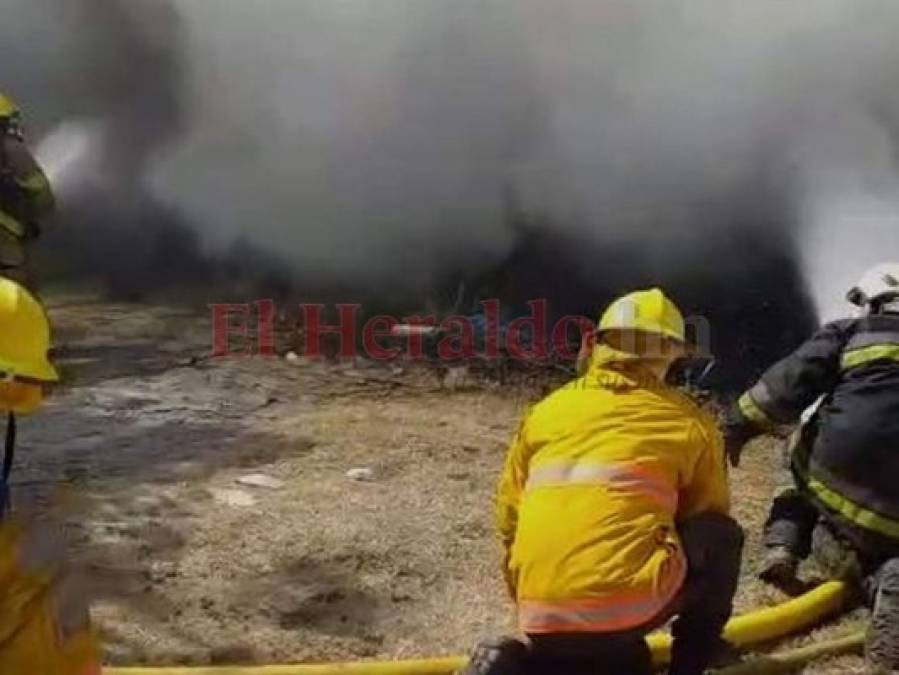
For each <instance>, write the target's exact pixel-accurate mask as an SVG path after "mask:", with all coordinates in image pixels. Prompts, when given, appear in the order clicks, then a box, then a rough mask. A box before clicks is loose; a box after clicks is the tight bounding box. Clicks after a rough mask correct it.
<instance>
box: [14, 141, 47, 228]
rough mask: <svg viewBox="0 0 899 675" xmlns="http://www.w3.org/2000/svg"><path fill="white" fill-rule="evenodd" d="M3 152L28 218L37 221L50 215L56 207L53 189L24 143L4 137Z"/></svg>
mask: <svg viewBox="0 0 899 675" xmlns="http://www.w3.org/2000/svg"><path fill="white" fill-rule="evenodd" d="M3 152H4V155H5V157H6V162H7V165H8V166H9V169H10V171H11V173H12V178H13V180H14V181H15V183H16V185H17V186H18V188H19V190H21V193H22V195H23V197H24V199H25V200H26V201H27V205H28V210H29V216H30V217H32V218H36V219H37V218H41V217H43V216H46V215H48V214H49V213H51V212H52V211H53V209H54V208H55V206H56V202H55V199H54V196H53V189H52V187H51V186H50V181H49V180H48V178H47V176H46V174H45V173H44V171H43V169H41V167H40V165H38V163H37V161H35V159H34V157H33V156H32V154H31V152H30V151H29V150H28V147H27V146H26V145H25V143H24V142H23V141H22V140H21V139H20V138H17V137H14V136H5V137H4V138H3Z"/></svg>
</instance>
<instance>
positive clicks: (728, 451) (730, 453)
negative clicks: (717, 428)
mask: <svg viewBox="0 0 899 675" xmlns="http://www.w3.org/2000/svg"><path fill="white" fill-rule="evenodd" d="M722 427H723V428H722V432H723V433H724V454H725V455H727V460H728V461H729V462H730V465H731V466H732V467H738V466H740V456H741V455H742V454H743V448H744V447H745V445H746V444H747V443H748V442H749V441H751V440H752V439H753V438H754V437H755V436H756V434H757V433H758V432H757V431H756V430H755V429H754V428H753V426H752V423H751V422H749V421H748V420H746V418H745V417H743V414H742V413H741V412H740V411H739V409H737V408H736V407H735V406H734V407H733V408H731V409H730V410H729V411H728V412H727V413H726V414H725V415H724V420H723V421H722Z"/></svg>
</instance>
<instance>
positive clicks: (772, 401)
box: [724, 322, 845, 466]
mask: <svg viewBox="0 0 899 675" xmlns="http://www.w3.org/2000/svg"><path fill="white" fill-rule="evenodd" d="M844 344H845V324H844V323H842V322H837V323H832V324H828V325H827V326H825V327H824V328H822V329H821V330H820V331H818V332H817V333H816V334H815V335H814V336H812V338H811V339H809V340H808V341H807V342H806V343H805V344H803V345H802V346H801V347H799V349H797V350H796V351H795V352H793V353H792V354H790V355H789V356H788V357H786V358H785V359H783V360H782V361H780V362H779V363H776V364H775V365H774V366H772V367H771V368H770V369H769V370H768V371H767V372H766V373H765V374H764V375H763V376H762V378H761V379H760V380H759V381H758V382H757V383H756V385H755V386H754V387H752V388H751V389H750V390H749V391H747V392H746V393H744V394H743V395H742V396H741V397H740V398H739V399H738V400H737V402H736V403H735V404H734V405H733V406H731V408H730V409H729V410H728V411H727V413H726V415H725V418H724V433H725V439H726V441H725V442H726V449H727V454H728V456H729V457H730V458H731V462H732V463H733V464H734V465H735V466H736V465H737V464H738V463H739V455H740V451H741V450H742V447H743V446H744V445H745V444H746V443H747V442H748V441H749V440H750V439H751V438H753V437H755V436H757V435H758V434H760V433H763V432H765V431H767V430H770V429H773V428H775V427H777V426H780V425H785V424H792V423H794V422H796V421H797V420H798V419H799V417H800V416H801V415H802V412H803V411H804V410H805V409H806V408H808V407H809V406H810V405H812V404H813V403H814V402H815V401H816V400H818V398H820V397H821V395H822V394H824V393H826V392H828V391H830V390H831V389H832V388H833V387H834V386H835V385H836V383H837V381H838V379H839V376H840V355H841V354H842V351H843V345H844Z"/></svg>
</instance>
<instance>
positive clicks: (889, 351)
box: [842, 344, 899, 370]
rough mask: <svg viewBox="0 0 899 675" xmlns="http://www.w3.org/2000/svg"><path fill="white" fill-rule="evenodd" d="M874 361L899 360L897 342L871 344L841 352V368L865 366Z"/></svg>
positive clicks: (898, 345)
mask: <svg viewBox="0 0 899 675" xmlns="http://www.w3.org/2000/svg"><path fill="white" fill-rule="evenodd" d="M874 361H899V344H896V345H884V344H881V345H871V346H870V347H862V348H861V349H852V350H850V351H847V352H845V353H844V354H843V361H842V366H843V370H849V369H851V368H858V367H859V366H865V365H868V364H869V363H873V362H874Z"/></svg>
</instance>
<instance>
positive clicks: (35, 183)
mask: <svg viewBox="0 0 899 675" xmlns="http://www.w3.org/2000/svg"><path fill="white" fill-rule="evenodd" d="M15 180H16V183H18V185H19V187H21V188H23V189H24V190H27V191H28V192H43V191H44V190H47V189H48V188H49V187H50V181H48V180H47V177H46V176H45V175H44V173H43V172H42V171H38V170H35V171H31V172H29V173H28V175H26V176H20V177H18V178H16V179H15Z"/></svg>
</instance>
